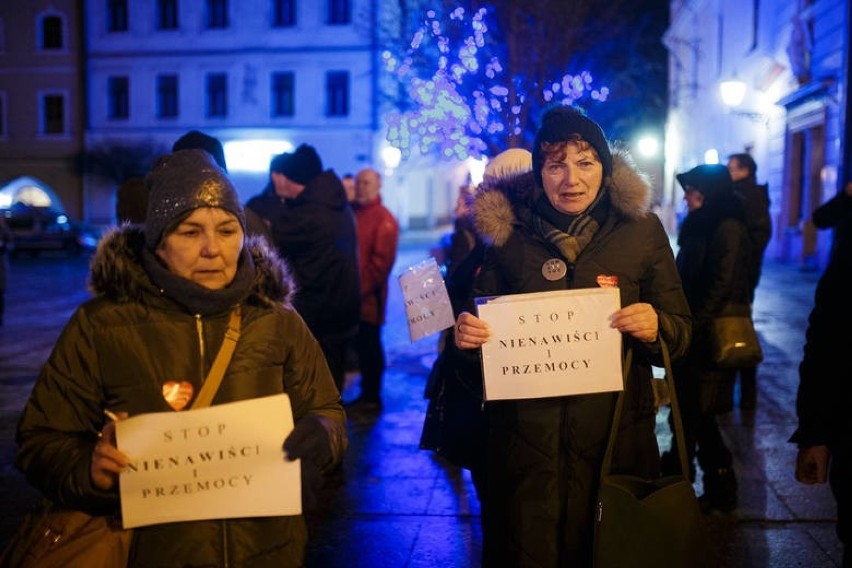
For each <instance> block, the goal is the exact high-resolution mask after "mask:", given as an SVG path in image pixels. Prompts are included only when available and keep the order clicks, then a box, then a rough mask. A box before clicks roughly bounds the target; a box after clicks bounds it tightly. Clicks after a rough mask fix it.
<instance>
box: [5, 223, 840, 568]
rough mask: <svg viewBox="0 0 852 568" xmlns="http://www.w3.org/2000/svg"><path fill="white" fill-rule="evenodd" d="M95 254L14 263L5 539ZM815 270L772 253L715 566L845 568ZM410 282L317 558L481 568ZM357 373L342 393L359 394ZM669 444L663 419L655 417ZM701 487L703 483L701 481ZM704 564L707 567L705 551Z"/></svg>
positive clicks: (468, 490)
mask: <svg viewBox="0 0 852 568" xmlns="http://www.w3.org/2000/svg"><path fill="white" fill-rule="evenodd" d="M432 243H433V241H432V240H431V236H430V237H429V238H422V237H421V238H416V237H412V236H404V238H403V245H402V248H401V251H400V256H399V259H398V262H397V269H396V271H395V273H398V272H399V270H401V269H402V268H404V267H406V266H411V265H413V264H415V263H416V262H418V261H420V260H423V259H425V258H427V256H428V248H429V246H430V245H431V244H432ZM87 264H88V258H87V257H86V256H81V257H77V258H64V257H45V258H21V259H15V260H13V261H12V265H11V270H10V289H9V290H8V291H7V314H6V325H5V326H4V327H0V504H2V505H0V507H2V512H3V514H2V515H0V546H2V545H3V544H5V542H6V541H7V540H8V538H9V536H10V534H11V531H12V530H14V527H15V526H16V525H17V523H18V522H19V520H20V518H21V516H22V515H23V513H24V512H25V511H26V509H27V507H29V506H30V504H32V503H33V502H34V501H35V500H36V498H37V495H36V493H35V491H33V490H32V489H30V488H29V486H28V485H27V484H26V481H25V480H24V479H23V478H22V476H21V475H20V474H19V473H18V472H17V471H16V470H15V469H14V467H13V465H12V459H13V455H14V427H15V424H16V421H17V419H18V416H19V414H20V410H21V408H22V406H23V404H24V401H25V400H26V397H27V395H28V393H29V390H30V388H31V386H32V382H33V380H34V378H35V376H36V374H37V373H38V370H39V368H40V366H41V365H42V363H43V362H44V360H45V359H46V357H47V355H48V353H49V351H50V349H51V347H52V345H53V343H54V342H55V340H56V337H57V336H58V335H59V333H60V331H61V328H62V326H63V325H64V323H65V321H66V320H67V319H68V317H69V316H70V315H71V313H72V312H73V310H74V308H75V307H76V305H77V304H79V303H80V302H81V301H82V300H84V299H85V298H87V297H88V294H87V292H86V290H85V281H86V268H87ZM817 278H818V274H815V273H812V272H810V273H809V272H801V271H799V270H797V269H796V268H792V267H788V266H784V265H781V264H778V263H774V262H772V261H768V262H767V266H766V268H765V271H764V277H763V280H762V282H761V285H760V288H759V289H758V295H757V300H756V302H755V320H756V325H757V329H758V333H759V335H760V337H761V340H762V342H763V346H764V351H765V357H766V358H765V361H764V363H763V364H762V365H761V366H760V369H759V371H758V389H759V390H758V404H757V409H756V411H753V412H742V411H740V410H735V411H733V412H731V413H730V414H728V415H726V416H725V417H723V419H722V424H723V429H724V432H723V433H724V435H725V437H726V439H727V440H728V442H729V444H730V446H731V448H732V450H733V452H734V454H735V468H736V472H737V476H738V479H739V485H740V506H739V508H738V509H736V510H735V511H734V512H733V513H731V514H726V515H722V514H712V515H708V516H706V517H705V519H704V521H705V524H706V532H707V535H708V537H709V541H710V542H711V543H712V545H713V546H712V547H711V549H710V550H709V551H708V553H707V558H706V565H707V566H713V567H716V566H720V567H721V566H731V567H740V566H743V567H745V566H748V567H752V566H753V567H764V566H765V567H772V568H777V567H788V566H789V567H793V566H804V567H821V566H828V567H830V566H839V562H840V547H839V544H838V541H837V538H836V536H835V533H834V522H835V514H836V512H835V507H834V503H833V500H832V498H831V494H830V492H829V490H828V487H827V486H819V487H805V486H802V485H800V484H798V483H796V481H795V480H794V479H793V474H792V473H793V461H794V458H795V447H794V446H792V445H791V444H789V443H787V438H788V437H789V436H790V434H791V433H792V431H793V429H794V428H795V414H794V407H795V405H794V401H795V395H796V386H797V381H798V375H797V366H798V362H799V359H800V358H801V353H802V343H803V338H804V330H805V325H806V321H807V315H808V311H809V310H810V306H811V303H812V300H813V290H814V287H815V285H816V281H817ZM404 320H405V318H404V317H403V309H402V302H401V297H400V292H399V286H397V285H396V283H395V282H392V283H391V296H390V315H389V322H388V324H387V325H386V327H385V330H384V338H385V344H386V347H387V352H388V364H389V365H388V371H387V373H386V376H385V387H384V392H383V396H384V400H385V406H384V411H383V412H382V414H381V415H380V416H377V417H375V418H374V419H368V420H364V419H358V417H355V416H353V417H352V419H350V438H351V443H350V449H349V452H348V453H347V455H346V458H345V462H344V467H343V469H342V473H341V474H340V475H339V476H338V477H337V478H336V479H335V480H333V481H332V483H330V484H329V487H328V488H327V490H326V491H325V496H324V499H323V505H322V506H321V508H320V510H319V511H318V512H317V513H315V514H314V515H313V516H312V517H311V519H310V526H311V528H312V531H313V536H312V540H311V544H310V547H309V553H308V565H309V566H313V567H322V568H333V567H336V566H341V567H343V566H346V567H353V566H369V567H385V566H386V567H433V566H435V567H437V566H440V567H446V566H453V567H461V568H466V567H474V566H478V565H479V551H480V541H481V531H480V528H479V506H478V503H477V501H476V497H475V494H474V492H473V487H472V484H471V483H470V479H469V476H468V475H467V474H466V472H459V471H458V470H457V469H455V468H453V467H451V466H449V465H447V464H446V463H444V462H443V461H442V460H440V459H439V458H436V457H435V456H434V455H433V454H431V453H430V452H425V451H422V450H419V449H418V442H419V439H420V431H421V427H422V422H423V414H424V411H425V408H426V402H425V401H424V399H423V388H424V384H425V378H426V374H427V373H428V370H429V367H430V365H431V362H432V360H433V358H434V352H435V347H436V338H435V337H430V338H425V339H421V340H419V341H417V342H415V343H411V342H410V341H409V337H408V331H407V327H406V325H405V321H404ZM357 380H358V378H357V375H354V374H353V375H350V382H349V383H348V386H347V389H346V390H345V391H344V393H343V396H344V399H347V400H348V399H351V398H353V397H354V396H355V395H356V394H357ZM658 424H659V426H660V428H659V437H660V441H661V444H662V445H667V444H668V432H667V431H668V427H667V426H666V425H665V420H664V414H663V413H661V414H660V418H659V420H658ZM696 485H697V488H698V490H699V492H700V490H701V487H700V479H699V480H698V481H697V483H696ZM696 565H700V563H699V562H698V560H696Z"/></svg>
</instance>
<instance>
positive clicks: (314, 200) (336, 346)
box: [247, 144, 361, 390]
mask: <svg viewBox="0 0 852 568" xmlns="http://www.w3.org/2000/svg"><path fill="white" fill-rule="evenodd" d="M247 207H248V208H249V209H253V210H254V211H255V212H256V213H258V214H259V215H260V216H261V217H263V218H264V219H265V220H266V221H267V223H268V224H269V226H270V229H271V232H272V240H273V243H274V244H275V247H276V248H277V250H278V253H279V255H280V256H281V257H282V258H283V259H285V260H286V261H287V263H288V265H289V267H290V269H291V270H292V272H293V279H294V280H295V283H296V293H295V295H294V298H293V304H294V306H295V307H296V311H298V312H299V314H300V315H301V316H302V317H303V318H304V319H305V323H307V324H308V328H310V330H311V332H312V333H313V334H314V336H315V337H316V338H317V341H319V343H320V346H321V347H322V349H323V352H324V353H325V355H326V359H327V361H328V365H329V368H330V369H331V372H332V376H333V377H334V380H335V384H337V387H338V389H339V390H343V388H344V380H345V375H346V352H347V349H348V347H349V345H350V342H351V341H352V340H354V338H355V336H356V334H357V332H358V324H359V321H360V313H361V292H360V274H359V268H358V239H357V234H356V229H355V218H354V216H353V213H352V208H351V207H350V206H349V201H348V200H347V198H346V192H345V190H344V189H343V184H342V183H341V181H340V178H338V177H337V174H335V173H334V171H333V170H327V169H323V164H322V160H321V159H320V156H319V154H318V153H317V151H316V149H315V148H314V147H313V146H310V145H308V144H301V145H300V146H299V147H297V148H296V149H295V150H294V151H293V152H285V153H283V154H280V155H278V156H275V157H274V158H273V159H272V161H271V162H270V165H269V185H268V186H267V188H266V189H265V190H264V192H263V193H262V194H261V195H258V196H255V197H253V198H252V199H250V200H249V202H248V204H247Z"/></svg>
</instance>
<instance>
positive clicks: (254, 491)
mask: <svg viewBox="0 0 852 568" xmlns="http://www.w3.org/2000/svg"><path fill="white" fill-rule="evenodd" d="M292 431H293V411H292V409H291V407H290V398H289V397H288V396H287V395H286V394H278V395H274V396H267V397H262V398H256V399H251V400H245V401H240V402H232V403H229V404H220V405H216V406H211V407H208V408H203V409H199V410H191V411H187V412H158V413H152V414H141V415H139V416H134V417H131V418H128V419H126V420H121V421H119V422H118V423H117V424H116V439H117V442H118V448H119V449H120V450H121V451H122V452H124V453H125V454H127V456H128V457H129V458H130V467H128V469H127V470H125V471H124V472H123V473H122V474H121V477H120V480H119V487H120V492H121V516H122V520H123V523H124V528H132V527H139V526H145V525H154V524H159V523H171V522H176V521H190V520H198V519H225V518H235V517H268V516H278V515H299V514H301V512H302V490H301V478H300V475H299V471H300V470H299V468H300V465H301V464H300V462H299V461H298V460H297V461H293V462H288V461H286V460H285V458H284V451H283V450H282V447H281V446H282V444H283V442H284V439H285V438H286V437H287V435H288V434H289V433H290V432H292Z"/></svg>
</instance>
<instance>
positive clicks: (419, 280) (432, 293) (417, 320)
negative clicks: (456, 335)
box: [399, 258, 455, 343]
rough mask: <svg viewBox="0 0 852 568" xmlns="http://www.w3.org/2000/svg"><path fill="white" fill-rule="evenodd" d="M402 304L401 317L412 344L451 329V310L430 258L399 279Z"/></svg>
mask: <svg viewBox="0 0 852 568" xmlns="http://www.w3.org/2000/svg"><path fill="white" fill-rule="evenodd" d="M399 285H400V287H401V288H402V297H403V299H404V300H405V316H406V319H407V320H408V334H409V336H410V337H411V341H412V343H413V342H415V341H417V340H418V339H420V338H421V337H426V336H427V335H431V334H433V333H435V332H438V331H441V330H443V329H447V328H448V327H453V324H454V323H455V318H454V317H453V306H452V304H450V297H449V295H448V294H447V287H446V286H445V285H444V278H443V277H442V276H441V269H440V268H438V263H437V262H436V261H435V259H434V258H428V259H426V260H424V261H422V262H420V263H418V264H415V265H414V266H411V267H409V268H408V269H406V271H405V272H403V273H402V274H400V275H399Z"/></svg>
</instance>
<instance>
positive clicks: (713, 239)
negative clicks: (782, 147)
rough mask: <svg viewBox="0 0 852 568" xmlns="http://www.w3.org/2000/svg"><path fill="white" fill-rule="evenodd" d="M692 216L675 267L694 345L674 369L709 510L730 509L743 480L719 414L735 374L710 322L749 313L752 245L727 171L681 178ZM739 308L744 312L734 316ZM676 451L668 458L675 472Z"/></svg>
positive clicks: (705, 167)
mask: <svg viewBox="0 0 852 568" xmlns="http://www.w3.org/2000/svg"><path fill="white" fill-rule="evenodd" d="M677 180H678V182H679V183H680V184H681V186H682V187H683V190H684V196H683V198H684V200H685V201H686V204H687V210H688V213H687V215H686V218H685V219H684V220H683V223H682V224H681V227H680V231H679V233H678V241H677V242H678V253H677V259H676V262H677V268H678V272H679V274H680V277H681V280H682V282H683V290H684V292H685V293H686V298H687V300H688V301H689V308H690V310H692V316H693V336H692V345H691V347H690V349H689V353H688V354H687V356H686V357H685V358H684V359H683V360H681V361H679V362H678V363H676V364H675V367H674V378H675V387H676V388H675V390H676V391H677V396H678V400H679V401H680V408H681V412H682V417H683V431H684V438H685V441H686V451H687V460H688V462H689V464H690V469H691V473H692V474H693V477H694V469H693V468H694V464H693V460H694V459H695V458H697V459H698V464H699V465H700V466H701V469H702V471H703V472H704V477H703V479H704V482H703V483H704V494H703V495H702V496H701V498H700V503H701V505H702V507H703V508H704V509H705V510H709V509H717V510H720V511H730V510H732V509H734V507H736V505H737V479H736V476H735V475H734V469H733V460H732V456H731V452H730V450H728V448H727V446H726V445H725V442H724V440H723V439H722V435H721V433H720V432H719V426H718V424H717V422H716V416H717V415H719V414H723V413H726V412H729V411H730V410H731V409H732V408H733V404H734V402H733V400H734V378H735V373H736V371H735V370H729V369H719V368H717V367H716V365H715V364H714V363H713V362H712V359H711V354H710V353H711V332H710V328H711V323H712V321H713V318H714V317H717V316H720V315H722V314H723V313H724V314H731V315H750V307H749V304H750V297H751V287H750V284H749V282H750V280H749V273H748V266H749V262H748V261H749V254H750V250H751V248H750V244H749V239H748V231H747V228H746V224H745V209H743V206H742V202H741V201H740V200H739V199H738V198H737V197H736V195H735V194H734V191H733V182H732V181H731V174H730V172H729V171H728V168H727V167H725V166H723V165H720V164H702V165H699V166H696V167H694V168H692V169H691V170H689V171H687V172H684V173H681V174H678V175H677ZM734 310H738V311H734ZM676 463H677V455H676V452H673V453H667V454H666V455H664V456H663V466H664V469H667V470H668V469H669V468H674V467H677V468H679V466H676Z"/></svg>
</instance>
